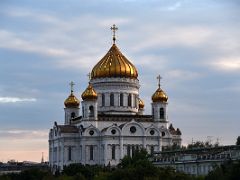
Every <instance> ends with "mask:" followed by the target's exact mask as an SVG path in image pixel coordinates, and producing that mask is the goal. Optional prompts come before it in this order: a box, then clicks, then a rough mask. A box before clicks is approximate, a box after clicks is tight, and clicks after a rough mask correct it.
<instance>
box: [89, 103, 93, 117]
mask: <svg viewBox="0 0 240 180" xmlns="http://www.w3.org/2000/svg"><path fill="white" fill-rule="evenodd" d="M93 116H94V108H93V106H89V117H93Z"/></svg>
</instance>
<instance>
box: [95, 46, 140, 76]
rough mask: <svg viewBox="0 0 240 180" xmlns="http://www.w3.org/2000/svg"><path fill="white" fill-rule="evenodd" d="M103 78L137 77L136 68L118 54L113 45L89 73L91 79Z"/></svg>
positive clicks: (116, 48)
mask: <svg viewBox="0 0 240 180" xmlns="http://www.w3.org/2000/svg"><path fill="white" fill-rule="evenodd" d="M105 77H126V78H137V77H138V72H137V69H136V67H135V66H134V65H133V64H132V63H131V62H130V61H129V60H128V59H127V58H126V57H125V56H124V55H123V54H122V53H121V52H120V50H119V49H118V47H117V46H116V44H115V43H114V44H113V45H112V47H111V48H110V50H109V51H108V52H107V54H106V55H105V56H104V57H103V58H102V59H101V60H100V61H99V62H98V63H97V64H96V65H95V66H94V68H93V69H92V72H91V78H92V79H95V78H105Z"/></svg>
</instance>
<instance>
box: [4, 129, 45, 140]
mask: <svg viewBox="0 0 240 180" xmlns="http://www.w3.org/2000/svg"><path fill="white" fill-rule="evenodd" d="M0 137H1V138H0V141H1V139H3V138H4V140H6V139H11V140H14V139H15V140H18V141H19V140H20V139H22V140H26V139H28V140H31V139H39V140H40V139H43V140H47V138H48V130H22V129H8V130H0Z"/></svg>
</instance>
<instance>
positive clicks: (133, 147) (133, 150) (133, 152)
mask: <svg viewBox="0 0 240 180" xmlns="http://www.w3.org/2000/svg"><path fill="white" fill-rule="evenodd" d="M135 152H136V150H135V146H132V156H134V155H135Z"/></svg>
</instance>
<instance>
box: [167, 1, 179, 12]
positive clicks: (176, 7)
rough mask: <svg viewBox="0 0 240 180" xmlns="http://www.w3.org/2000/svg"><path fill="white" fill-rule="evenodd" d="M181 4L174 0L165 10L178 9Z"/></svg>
mask: <svg viewBox="0 0 240 180" xmlns="http://www.w3.org/2000/svg"><path fill="white" fill-rule="evenodd" d="M181 5H182V3H181V2H176V3H175V4H173V5H172V6H169V7H167V10H168V11H175V10H176V9H178V8H179V7H180V6H181Z"/></svg>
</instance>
